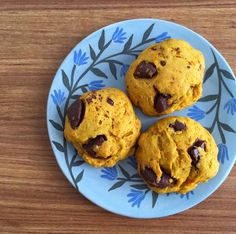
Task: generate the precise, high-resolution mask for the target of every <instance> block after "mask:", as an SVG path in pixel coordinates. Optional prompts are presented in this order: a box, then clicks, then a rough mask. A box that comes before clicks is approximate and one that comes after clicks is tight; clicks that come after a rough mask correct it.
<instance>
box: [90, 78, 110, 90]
mask: <svg viewBox="0 0 236 234" xmlns="http://www.w3.org/2000/svg"><path fill="white" fill-rule="evenodd" d="M105 86H106V85H105V84H103V80H94V81H91V82H90V83H89V84H88V88H89V90H90V91H94V90H98V89H101V88H104V87H105Z"/></svg>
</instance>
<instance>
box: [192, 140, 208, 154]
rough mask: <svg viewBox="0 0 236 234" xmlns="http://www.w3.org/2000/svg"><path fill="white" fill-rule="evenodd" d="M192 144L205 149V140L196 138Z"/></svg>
mask: <svg viewBox="0 0 236 234" xmlns="http://www.w3.org/2000/svg"><path fill="white" fill-rule="evenodd" d="M194 145H195V146H196V147H201V148H202V149H204V150H205V151H206V141H203V140H200V139H197V140H196V141H195V142H194Z"/></svg>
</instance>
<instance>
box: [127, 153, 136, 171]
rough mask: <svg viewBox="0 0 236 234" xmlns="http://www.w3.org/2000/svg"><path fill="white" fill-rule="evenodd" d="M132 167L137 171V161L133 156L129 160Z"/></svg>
mask: <svg viewBox="0 0 236 234" xmlns="http://www.w3.org/2000/svg"><path fill="white" fill-rule="evenodd" d="M127 163H128V164H129V165H130V166H131V167H133V168H134V169H135V170H136V169H137V161H136V159H135V157H134V156H131V157H129V158H128V162H127Z"/></svg>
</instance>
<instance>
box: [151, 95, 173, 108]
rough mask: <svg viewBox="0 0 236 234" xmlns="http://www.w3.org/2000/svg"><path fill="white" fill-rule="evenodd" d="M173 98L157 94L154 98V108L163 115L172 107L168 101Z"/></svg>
mask: <svg viewBox="0 0 236 234" xmlns="http://www.w3.org/2000/svg"><path fill="white" fill-rule="evenodd" d="M170 97H171V96H170V95H168V94H162V93H159V92H158V93H157V94H156V96H155V98H154V108H155V109H156V111H157V112H158V113H161V112H163V111H165V110H166V109H168V108H169V107H170V106H171V105H169V104H168V102H167V101H168V99H169V98H170Z"/></svg>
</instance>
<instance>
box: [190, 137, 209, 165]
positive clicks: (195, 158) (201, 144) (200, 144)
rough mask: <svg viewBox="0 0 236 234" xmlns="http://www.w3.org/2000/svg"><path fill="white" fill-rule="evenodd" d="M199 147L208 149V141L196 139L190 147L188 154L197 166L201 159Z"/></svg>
mask: <svg viewBox="0 0 236 234" xmlns="http://www.w3.org/2000/svg"><path fill="white" fill-rule="evenodd" d="M197 147H201V148H202V149H204V150H205V151H206V141H203V140H200V139H198V138H197V139H196V141H195V142H194V143H193V145H192V146H191V147H189V148H188V154H189V155H190V157H191V159H192V165H194V166H196V165H197V163H198V162H199V160H200V153H199V150H198V148H197Z"/></svg>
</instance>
